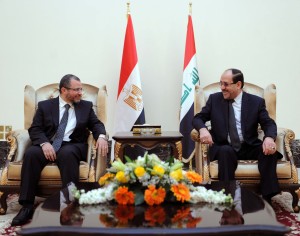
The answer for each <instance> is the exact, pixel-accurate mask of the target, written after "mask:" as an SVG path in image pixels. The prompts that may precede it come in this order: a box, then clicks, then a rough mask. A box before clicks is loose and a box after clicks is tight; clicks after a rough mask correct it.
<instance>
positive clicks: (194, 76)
mask: <svg viewBox="0 0 300 236" xmlns="http://www.w3.org/2000/svg"><path fill="white" fill-rule="evenodd" d="M196 84H199V76H198V70H197V58H196V47H195V39H194V30H193V22H192V17H191V15H189V17H188V26H187V34H186V44H185V55H184V66H183V81H182V94H181V101H180V127H179V130H180V133H181V134H182V135H183V140H182V154H183V157H185V158H188V157H189V156H190V155H191V153H192V152H193V150H194V147H195V144H194V142H193V141H192V140H191V138H190V133H191V131H192V129H193V126H192V119H193V117H194V94H195V85H196Z"/></svg>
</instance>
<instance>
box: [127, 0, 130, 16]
mask: <svg viewBox="0 0 300 236" xmlns="http://www.w3.org/2000/svg"><path fill="white" fill-rule="evenodd" d="M129 14H130V2H127V16H128V15H129Z"/></svg>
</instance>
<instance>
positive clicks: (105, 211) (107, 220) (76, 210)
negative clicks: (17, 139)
mask: <svg viewBox="0 0 300 236" xmlns="http://www.w3.org/2000/svg"><path fill="white" fill-rule="evenodd" d="M91 185H94V187H98V185H97V183H83V184H82V186H78V188H80V189H81V188H85V189H86V190H88V189H92V188H93V186H92V187H91ZM205 187H207V188H208V189H212V190H217V191H219V190H221V189H225V192H226V193H227V194H228V193H231V194H232V196H233V197H234V198H236V196H237V195H239V194H236V193H237V191H236V190H237V188H238V185H236V182H234V181H233V182H212V183H210V184H207V185H205ZM240 193H241V194H240V196H241V197H240V203H239V204H237V206H240V207H239V208H240V209H242V213H241V212H240V211H238V210H237V209H238V207H236V208H231V207H227V208H226V207H224V206H222V205H221V206H220V205H213V204H208V203H202V204H181V203H164V204H161V205H159V206H152V207H150V206H145V205H141V206H133V205H131V206H126V205H125V206H122V205H117V204H112V203H111V204H99V205H92V206H79V205H78V204H74V203H71V204H68V205H66V206H65V208H62V207H61V206H62V205H60V202H61V200H60V197H59V196H60V195H61V194H60V193H59V192H58V193H56V194H54V195H53V196H51V197H49V198H48V199H46V200H45V202H44V204H43V205H42V204H41V205H39V206H38V208H37V209H36V211H35V213H34V216H33V219H32V222H31V223H29V224H27V225H25V226H23V227H22V228H21V230H20V231H19V232H18V234H21V235H63V236H68V235H72V236H73V235H128V236H129V235H138V236H142V235H143V236H144V235H149V236H150V235H164V236H166V235H169V236H171V235H172V236H174V235H178V236H179V235H180V236H187V235H195V236H196V235H201V236H204V235H243V234H244V235H284V234H286V233H288V232H290V229H289V228H288V227H286V226H284V225H282V224H280V223H279V222H278V221H277V220H276V215H275V213H274V211H273V209H272V207H271V206H270V205H269V204H268V203H267V202H266V201H264V200H263V199H262V198H261V197H260V196H258V195H257V194H255V193H254V192H252V191H249V190H248V189H247V188H244V187H243V186H241V187H240ZM60 208H61V209H60ZM239 212H240V213H239Z"/></svg>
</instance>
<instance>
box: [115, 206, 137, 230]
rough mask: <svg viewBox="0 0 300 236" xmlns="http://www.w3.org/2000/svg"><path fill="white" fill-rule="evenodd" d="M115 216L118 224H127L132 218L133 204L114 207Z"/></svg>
mask: <svg viewBox="0 0 300 236" xmlns="http://www.w3.org/2000/svg"><path fill="white" fill-rule="evenodd" d="M115 217H116V218H117V219H118V221H119V222H118V223H119V224H120V225H127V223H128V221H129V220H132V219H133V218H134V206H125V205H118V206H117V207H116V209H115Z"/></svg>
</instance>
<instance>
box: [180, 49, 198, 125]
mask: <svg viewBox="0 0 300 236" xmlns="http://www.w3.org/2000/svg"><path fill="white" fill-rule="evenodd" d="M198 81H199V76H198V70H197V59H196V54H195V55H194V56H193V57H192V59H191V60H190V62H189V64H188V65H187V66H186V68H185V70H184V71H183V82H182V94H181V109H180V121H181V120H182V119H183V118H184V116H185V115H186V113H187V112H188V111H189V109H190V108H191V106H192V105H193V103H194V94H195V85H196V84H198Z"/></svg>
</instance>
